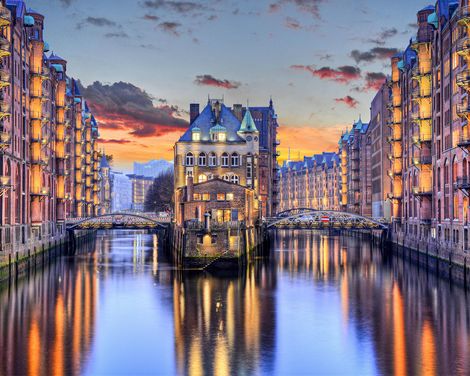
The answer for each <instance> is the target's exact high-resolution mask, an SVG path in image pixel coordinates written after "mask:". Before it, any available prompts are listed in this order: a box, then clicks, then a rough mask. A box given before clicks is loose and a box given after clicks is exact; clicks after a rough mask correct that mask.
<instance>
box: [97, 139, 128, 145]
mask: <svg viewBox="0 0 470 376" xmlns="http://www.w3.org/2000/svg"><path fill="white" fill-rule="evenodd" d="M99 142H100V143H102V144H118V145H124V144H131V143H132V141H130V140H123V139H121V140H118V139H115V138H108V139H105V138H100V139H99Z"/></svg>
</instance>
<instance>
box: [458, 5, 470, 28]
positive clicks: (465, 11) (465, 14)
mask: <svg viewBox="0 0 470 376" xmlns="http://www.w3.org/2000/svg"><path fill="white" fill-rule="evenodd" d="M457 17H458V23H459V25H462V26H466V24H467V23H469V22H470V7H469V6H465V7H460V8H459V9H458V16H457Z"/></svg>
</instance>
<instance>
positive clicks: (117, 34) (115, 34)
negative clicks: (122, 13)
mask: <svg viewBox="0 0 470 376" xmlns="http://www.w3.org/2000/svg"><path fill="white" fill-rule="evenodd" d="M104 36H105V37H106V38H129V35H128V34H127V33H125V32H124V31H116V32H112V33H106V34H104Z"/></svg>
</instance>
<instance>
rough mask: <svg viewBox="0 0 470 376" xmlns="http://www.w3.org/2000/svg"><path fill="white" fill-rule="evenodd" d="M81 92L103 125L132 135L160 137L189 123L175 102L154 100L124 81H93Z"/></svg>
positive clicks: (105, 127)
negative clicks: (104, 82)
mask: <svg viewBox="0 0 470 376" xmlns="http://www.w3.org/2000/svg"><path fill="white" fill-rule="evenodd" d="M81 92H82V95H83V97H84V98H85V99H86V100H87V103H88V104H89V105H90V107H91V109H92V111H93V112H94V114H95V117H96V118H97V120H98V121H99V123H100V127H101V128H103V129H111V130H125V131H127V132H128V134H129V135H132V136H134V137H160V136H163V135H165V134H168V133H172V132H180V131H182V130H184V129H186V128H187V126H188V122H187V121H186V120H184V119H182V118H181V116H182V113H183V111H181V110H180V109H179V108H178V107H177V106H172V105H169V104H167V103H166V102H165V103H162V102H161V101H158V100H154V98H153V97H152V96H150V95H149V94H148V93H147V92H145V91H144V90H142V89H141V88H139V87H137V86H134V85H132V84H130V83H127V82H116V83H113V84H111V85H108V84H103V83H101V82H99V81H96V82H94V83H93V84H91V85H89V86H88V87H83V88H82V89H81ZM154 102H157V104H155V103H154Z"/></svg>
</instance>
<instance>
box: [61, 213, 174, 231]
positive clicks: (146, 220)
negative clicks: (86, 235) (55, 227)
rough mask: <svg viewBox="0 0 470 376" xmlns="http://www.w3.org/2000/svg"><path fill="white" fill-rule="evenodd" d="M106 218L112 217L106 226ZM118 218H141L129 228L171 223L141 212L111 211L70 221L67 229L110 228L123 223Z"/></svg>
mask: <svg viewBox="0 0 470 376" xmlns="http://www.w3.org/2000/svg"><path fill="white" fill-rule="evenodd" d="M105 218H110V219H111V222H110V223H111V226H109V225H108V226H104V224H105V223H107V222H103V221H102V220H103V219H105ZM116 218H133V219H134V218H135V219H140V220H142V222H138V221H136V222H134V226H129V228H135V229H138V228H146V227H155V228H162V229H164V228H167V224H168V223H169V220H168V223H164V222H163V221H159V220H157V219H154V218H151V217H148V216H145V215H140V214H134V213H110V214H102V215H97V216H96V217H90V218H84V219H81V220H79V221H77V222H73V223H69V224H68V225H67V230H79V229H82V230H87V229H101V228H102V229H108V228H113V225H115V224H117V223H121V222H118V221H116ZM87 223H89V224H90V226H85V224H87ZM100 223H103V227H100V226H99V224H100Z"/></svg>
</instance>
